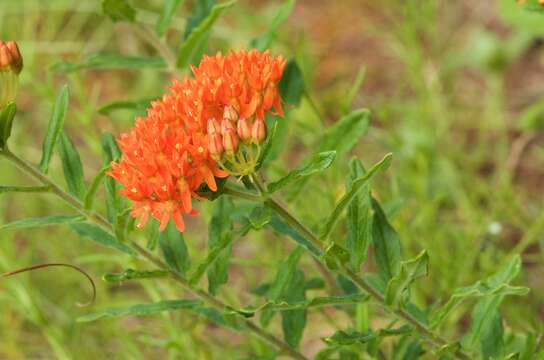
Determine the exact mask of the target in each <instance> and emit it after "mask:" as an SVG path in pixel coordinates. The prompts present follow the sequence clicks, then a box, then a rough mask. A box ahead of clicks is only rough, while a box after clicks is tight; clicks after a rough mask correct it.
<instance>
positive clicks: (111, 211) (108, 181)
mask: <svg viewBox="0 0 544 360" xmlns="http://www.w3.org/2000/svg"><path fill="white" fill-rule="evenodd" d="M102 151H103V153H102V154H103V159H104V166H110V163H111V162H112V161H115V160H117V159H119V157H121V150H119V147H118V146H117V143H116V141H115V138H114V137H113V135H112V134H110V133H108V132H106V133H103V134H102ZM104 185H105V188H106V207H107V210H108V219H109V220H110V222H112V223H113V222H115V221H116V217H117V214H118V213H120V212H121V211H123V205H124V201H123V199H122V198H121V197H120V196H119V194H118V193H117V189H118V185H117V184H116V182H115V180H114V179H113V178H111V177H109V176H108V177H106V178H105V179H104Z"/></svg>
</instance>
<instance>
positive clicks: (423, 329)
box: [251, 174, 471, 360]
mask: <svg viewBox="0 0 544 360" xmlns="http://www.w3.org/2000/svg"><path fill="white" fill-rule="evenodd" d="M251 178H252V180H253V182H254V184H255V186H256V187H257V189H259V191H260V192H261V194H263V196H265V197H266V203H267V205H269V206H270V207H272V208H273V209H274V210H275V211H276V213H277V214H278V215H279V216H281V217H282V218H283V219H284V220H285V222H287V223H288V224H289V225H290V226H291V227H293V228H294V229H295V230H297V231H298V232H299V233H300V234H301V235H302V236H304V237H305V238H306V239H307V240H308V241H310V242H311V243H312V244H314V245H315V246H316V247H317V248H318V249H320V250H321V251H324V250H325V248H324V244H323V243H322V242H321V240H320V239H319V237H318V236H317V235H315V234H314V233H313V232H312V231H311V230H310V229H308V228H307V227H306V226H304V224H302V223H301V222H300V221H298V220H297V218H296V217H294V216H293V215H292V214H291V213H290V212H289V211H288V210H287V209H286V208H285V207H284V206H283V205H281V204H280V203H279V202H278V201H276V200H275V199H274V198H272V197H271V196H269V195H268V192H267V189H266V184H264V182H262V181H261V180H260V178H259V177H258V176H257V175H255V174H253V175H252V176H251ZM312 255H313V256H314V259H316V260H318V261H319V264H320V265H321V266H323V264H322V263H321V261H322V259H319V258H318V257H316V256H315V255H314V254H312ZM320 270H321V269H320ZM325 270H326V272H327V273H330V272H329V271H328V270H327V269H326V268H325ZM339 272H340V273H342V274H343V275H345V276H347V277H348V278H349V279H350V280H351V281H353V283H355V284H356V285H357V286H358V287H359V288H361V289H362V290H364V291H366V292H367V293H368V294H369V295H370V296H372V297H373V298H374V299H375V300H377V301H378V302H379V303H380V304H381V305H382V306H383V307H384V308H385V309H387V310H389V311H390V312H392V313H393V314H395V315H396V316H397V317H399V318H401V319H403V320H404V321H406V322H407V323H409V324H411V325H412V326H414V328H415V329H416V330H417V331H418V332H419V333H420V334H421V335H423V336H425V337H427V338H428V339H429V340H430V342H431V343H433V344H434V345H436V346H438V347H441V346H445V345H447V344H449V342H448V341H447V340H446V339H444V338H443V337H441V336H440V335H438V334H435V333H434V332H433V331H432V330H430V329H429V328H428V327H427V326H426V325H425V324H423V323H422V322H420V321H419V320H418V319H416V318H415V317H414V316H413V315H412V314H410V313H408V312H407V311H406V310H404V309H392V308H390V307H389V306H387V305H386V304H385V298H384V295H383V294H382V293H381V292H380V291H379V290H377V289H375V288H374V287H373V286H372V285H370V284H369V283H368V282H367V281H366V280H365V279H363V278H361V277H360V276H359V275H358V274H356V273H355V272H354V271H353V270H351V269H349V268H347V267H345V266H342V268H341V269H340V270H339ZM455 355H456V356H457V357H458V358H459V359H464V360H465V359H466V360H470V359H471V357H470V356H469V355H467V354H466V353H465V352H463V351H461V350H457V351H456V352H455Z"/></svg>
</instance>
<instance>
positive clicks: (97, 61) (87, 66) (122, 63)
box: [51, 53, 166, 73]
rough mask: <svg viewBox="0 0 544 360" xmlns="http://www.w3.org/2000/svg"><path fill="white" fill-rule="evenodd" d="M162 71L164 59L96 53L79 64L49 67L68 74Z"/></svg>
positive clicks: (63, 63) (59, 64)
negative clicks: (80, 72)
mask: <svg viewBox="0 0 544 360" xmlns="http://www.w3.org/2000/svg"><path fill="white" fill-rule="evenodd" d="M143 68H152V69H163V68H166V62H165V61H164V59H162V58H159V57H156V58H149V57H141V56H131V55H123V54H117V53H98V54H93V55H90V56H89V57H87V58H86V59H85V60H83V61H82V62H80V63H69V62H60V63H57V64H55V65H53V66H52V67H51V70H53V71H57V72H63V73H70V72H74V71H79V70H91V69H93V70H94V69H100V70H109V69H135V70H139V69H143Z"/></svg>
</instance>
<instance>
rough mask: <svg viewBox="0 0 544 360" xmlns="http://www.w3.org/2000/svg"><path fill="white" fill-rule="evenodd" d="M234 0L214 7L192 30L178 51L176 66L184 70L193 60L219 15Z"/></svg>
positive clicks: (232, 3) (234, 0)
mask: <svg viewBox="0 0 544 360" xmlns="http://www.w3.org/2000/svg"><path fill="white" fill-rule="evenodd" d="M235 2H236V0H231V1H227V2H224V3H221V4H217V5H214V6H213V7H212V9H211V10H210V13H209V14H208V16H207V17H206V18H205V19H204V20H202V22H200V23H199V25H198V26H197V27H195V28H194V29H192V31H191V33H190V35H189V36H188V37H187V38H186V39H185V41H184V42H183V43H182V44H181V47H180V48H179V51H178V59H177V65H178V67H181V68H184V67H186V66H187V65H189V64H191V62H192V61H193V60H194V59H193V58H194V55H195V53H196V52H197V51H198V50H199V48H200V47H201V45H202V42H203V41H206V40H207V37H208V32H209V30H210V29H211V27H212V25H213V24H214V23H215V21H216V20H217V18H218V17H219V15H221V13H222V12H223V11H224V10H226V9H228V8H229V7H231V6H232V5H234V3H235Z"/></svg>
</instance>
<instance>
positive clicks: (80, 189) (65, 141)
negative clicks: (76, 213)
mask: <svg viewBox="0 0 544 360" xmlns="http://www.w3.org/2000/svg"><path fill="white" fill-rule="evenodd" d="M57 150H58V151H59V155H60V158H61V160H62V169H63V171H64V179H65V180H66V185H68V191H69V192H70V193H71V194H72V195H74V196H76V197H78V198H79V199H83V198H84V196H85V192H86V189H85V188H86V185H85V176H84V175H83V164H82V163H81V158H80V156H79V153H78V151H77V149H76V147H75V146H74V144H73V143H72V140H70V138H69V137H68V135H67V134H66V132H64V131H62V132H61V135H60V137H59V140H58V144H57Z"/></svg>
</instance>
